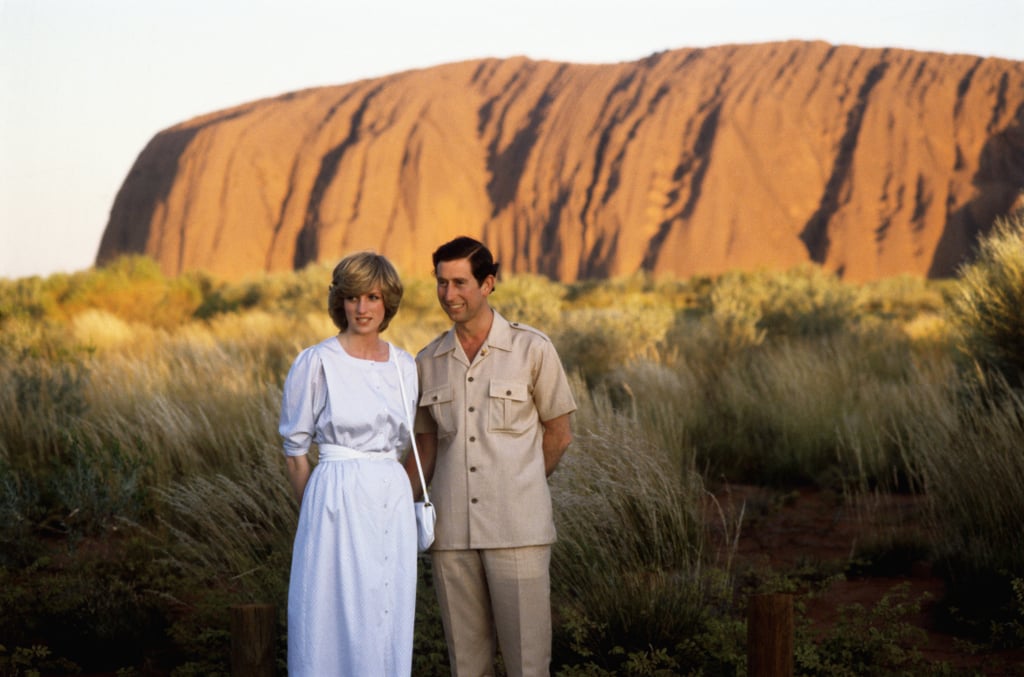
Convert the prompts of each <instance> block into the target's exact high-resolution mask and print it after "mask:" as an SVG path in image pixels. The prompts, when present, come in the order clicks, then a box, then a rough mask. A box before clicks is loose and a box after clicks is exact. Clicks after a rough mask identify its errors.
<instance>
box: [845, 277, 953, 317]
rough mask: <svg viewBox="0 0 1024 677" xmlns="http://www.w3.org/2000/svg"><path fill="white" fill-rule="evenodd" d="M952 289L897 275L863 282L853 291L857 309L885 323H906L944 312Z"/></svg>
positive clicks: (940, 282) (946, 284)
mask: <svg viewBox="0 0 1024 677" xmlns="http://www.w3.org/2000/svg"><path fill="white" fill-rule="evenodd" d="M950 289H951V285H950V283H949V282H948V281H945V280H928V279H925V278H923V277H920V276H917V275H897V276H895V277H886V278H882V279H880V280H873V281H870V282H865V283H864V284H862V285H860V286H859V288H857V289H856V292H857V306H858V307H859V308H860V309H861V310H862V311H863V312H865V313H871V314H874V315H877V316H879V317H880V318H882V319H885V320H896V321H906V320H911V319H913V318H915V317H918V316H919V315H931V314H935V313H941V312H943V311H944V310H945V308H946V304H947V302H948V300H947V296H948V294H949V293H950Z"/></svg>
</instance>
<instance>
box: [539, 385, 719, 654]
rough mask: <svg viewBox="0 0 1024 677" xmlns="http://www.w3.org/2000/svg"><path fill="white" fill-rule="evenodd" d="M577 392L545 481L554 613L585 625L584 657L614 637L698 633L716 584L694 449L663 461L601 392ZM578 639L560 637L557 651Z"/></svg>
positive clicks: (660, 641) (662, 642)
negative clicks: (551, 527)
mask: <svg viewBox="0 0 1024 677" xmlns="http://www.w3.org/2000/svg"><path fill="white" fill-rule="evenodd" d="M580 399H581V402H580V404H581V409H580V411H579V412H578V413H577V421H576V429H577V432H576V438H575V441H574V442H573V445H572V447H571V449H570V451H569V453H568V454H567V455H566V457H565V458H564V460H563V462H562V465H561V466H560V467H559V469H558V470H557V472H556V473H555V475H554V476H553V480H552V489H553V497H554V502H555V513H556V524H557V527H558V533H559V540H558V543H557V544H556V545H555V548H554V552H553V562H552V585H553V587H554V595H555V598H556V607H558V608H560V609H561V612H560V613H564V614H566V615H567V617H569V618H575V619H577V620H576V621H575V622H574V626H575V628H576V630H577V631H580V629H581V628H584V629H586V631H587V634H588V636H587V639H586V642H585V644H586V646H587V647H588V648H589V650H590V651H592V652H593V653H594V654H596V655H595V656H593V657H589V660H593V661H596V662H598V663H604V662H605V661H607V660H615V659H614V658H613V656H612V653H613V652H612V649H613V648H614V647H616V646H618V647H624V648H626V649H627V650H637V649H647V648H649V647H651V646H674V645H675V643H676V642H678V641H682V640H683V639H684V638H685V637H687V636H690V635H692V634H694V633H696V632H697V631H698V630H699V628H700V623H699V619H700V617H701V615H702V613H703V612H702V609H703V607H704V604H705V603H706V602H707V600H708V598H709V597H710V596H712V595H713V594H714V593H715V592H718V593H720V592H721V590H711V589H710V588H711V587H712V586H711V583H710V581H711V578H710V577H709V576H708V572H707V571H706V569H705V567H706V566H708V564H709V553H708V552H707V550H706V542H705V531H704V530H705V515H704V510H705V507H704V506H705V505H706V497H707V495H706V493H705V491H704V489H703V483H702V482H701V479H700V476H699V475H698V474H697V473H696V472H695V471H694V468H693V465H692V455H690V456H688V457H687V459H686V460H685V461H679V460H675V461H673V460H670V459H669V457H668V455H667V454H666V453H665V452H664V451H663V450H661V449H658V448H656V447H655V446H654V445H653V444H652V443H651V442H650V440H649V439H648V438H647V436H646V434H645V432H644V431H643V430H642V429H641V428H640V427H639V425H638V424H637V422H636V420H635V419H633V418H632V417H630V416H629V415H626V414H624V413H621V412H616V411H614V410H613V409H612V408H611V406H610V405H609V404H608V401H607V398H605V397H602V396H601V395H600V393H598V394H597V395H595V396H593V397H591V396H588V395H586V394H585V393H584V394H583V396H582V397H581V398H580ZM581 619H582V620H581ZM579 641H580V637H576V638H575V639H573V638H569V637H566V636H564V635H563V636H561V637H560V642H561V643H562V645H563V646H562V649H563V650H564V651H569V648H568V646H567V645H573V644H574V642H575V644H578V643H579ZM578 658H581V659H582V658H584V657H583V656H578ZM619 660H621V657H620V658H619ZM605 667H607V665H606V666H605Z"/></svg>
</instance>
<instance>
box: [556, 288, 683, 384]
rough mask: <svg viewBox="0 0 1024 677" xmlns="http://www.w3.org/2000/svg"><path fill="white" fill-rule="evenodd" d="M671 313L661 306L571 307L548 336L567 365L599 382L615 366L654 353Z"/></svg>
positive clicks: (587, 377)
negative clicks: (557, 326) (559, 324)
mask: <svg viewBox="0 0 1024 677" xmlns="http://www.w3.org/2000/svg"><path fill="white" fill-rule="evenodd" d="M673 316H674V314H673V311H672V309H671V308H667V307H664V306H652V307H646V308H645V307H634V306H629V307H626V308H618V307H616V308H581V309H572V310H568V311H566V313H565V314H564V319H563V321H562V325H561V327H559V328H556V329H554V330H553V332H554V333H553V334H552V336H551V338H552V341H554V343H555V345H556V346H557V347H558V354H559V356H560V357H561V358H562V362H563V363H565V366H566V369H567V370H569V371H570V372H579V373H580V374H582V375H583V377H584V378H585V380H586V381H587V383H588V384H589V385H590V386H598V385H601V384H603V383H604V381H605V380H606V378H607V377H608V375H609V374H611V373H612V371H614V370H615V369H616V368H617V367H620V366H622V365H626V364H628V363H629V362H631V361H632V360H636V359H642V358H647V357H651V356H652V355H654V354H655V353H656V352H657V351H658V350H659V347H660V345H661V344H662V341H663V340H664V338H665V335H666V333H667V332H668V329H669V327H670V326H671V324H672V322H673Z"/></svg>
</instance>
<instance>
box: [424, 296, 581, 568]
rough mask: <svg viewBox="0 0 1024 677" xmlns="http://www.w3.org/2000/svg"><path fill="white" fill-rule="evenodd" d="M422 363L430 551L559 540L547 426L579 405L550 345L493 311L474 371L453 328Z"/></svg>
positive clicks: (428, 350) (533, 331) (428, 348)
mask: <svg viewBox="0 0 1024 677" xmlns="http://www.w3.org/2000/svg"><path fill="white" fill-rule="evenodd" d="M416 364H417V367H418V369H419V375H420V392H421V396H420V406H419V408H418V410H417V417H416V432H420V433H425V432H436V433H437V461H436V463H435V466H434V476H433V479H432V480H431V482H430V499H431V501H432V502H433V503H434V506H435V509H436V510H437V525H436V528H435V540H434V546H433V547H434V548H435V549H439V550H465V549H472V550H475V549H484V548H509V547H519V546H527V545H543V544H548V543H553V542H554V541H555V524H554V520H553V518H552V511H551V494H550V491H549V490H548V483H547V477H546V476H545V473H544V453H543V450H542V446H541V443H542V440H543V435H544V427H543V425H541V421H550V420H551V419H554V418H557V417H559V416H562V415H563V414H568V413H571V412H573V411H575V410H576V401H575V400H574V399H573V396H572V392H571V390H570V388H569V382H568V379H567V378H566V376H565V370H564V368H563V367H562V362H561V360H560V359H559V357H558V353H557V352H556V351H555V347H554V346H553V345H552V343H551V340H550V339H548V337H547V336H546V335H544V334H543V333H541V332H539V331H537V330H536V329H533V328H532V327H528V326H526V325H523V324H519V323H517V322H513V323H509V322H508V320H506V319H505V318H503V317H502V316H501V315H499V314H498V313H497V312H495V313H494V322H493V324H492V325H491V331H490V334H488V336H487V340H486V341H484V344H483V346H482V347H481V348H480V352H479V353H478V354H477V356H476V359H475V360H474V361H473V363H472V364H470V363H469V359H468V358H467V357H466V353H465V351H463V349H462V346H461V345H460V344H459V341H458V339H457V338H456V336H455V329H454V327H453V328H452V329H450V330H449V331H448V332H446V333H444V334H442V335H441V336H439V337H438V338H436V339H434V340H433V341H432V342H431V343H430V344H428V345H427V346H426V347H425V348H423V350H421V351H420V353H419V355H417V357H416Z"/></svg>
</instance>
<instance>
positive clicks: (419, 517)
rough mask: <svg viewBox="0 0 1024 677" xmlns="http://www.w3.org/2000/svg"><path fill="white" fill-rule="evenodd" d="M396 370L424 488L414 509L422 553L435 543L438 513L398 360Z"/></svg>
mask: <svg viewBox="0 0 1024 677" xmlns="http://www.w3.org/2000/svg"><path fill="white" fill-rule="evenodd" d="M395 369H397V370H398V387H399V388H401V391H402V409H404V410H405V416H406V418H407V419H408V421H409V437H410V438H411V439H412V453H413V456H414V457H415V458H416V470H417V471H418V472H419V474H420V486H421V487H422V488H423V500H422V501H417V502H416V503H415V504H414V505H413V507H414V508H415V510H416V534H417V546H418V549H419V551H420V552H425V551H427V550H429V549H430V546H431V544H433V542H434V523H435V522H437V513H436V512H435V511H434V504H433V503H431V502H430V495H429V494H427V481H426V479H424V477H423V464H422V463H420V452H419V449H417V448H416V431H415V430H414V429H413V428H414V421H413V417H412V414H410V413H409V403H408V400H407V398H406V395H405V379H404V378H403V377H402V367H401V366H399V364H398V360H397V359H396V360H395Z"/></svg>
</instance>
